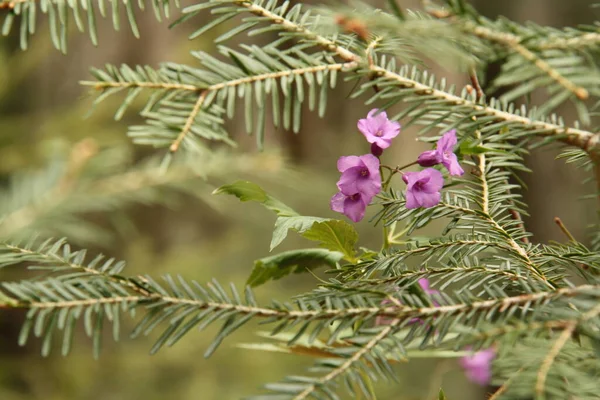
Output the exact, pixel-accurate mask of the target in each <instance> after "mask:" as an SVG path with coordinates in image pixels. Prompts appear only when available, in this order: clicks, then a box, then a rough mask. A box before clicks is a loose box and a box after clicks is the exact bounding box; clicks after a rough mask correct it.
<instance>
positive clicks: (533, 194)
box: [0, 0, 595, 400]
mask: <svg viewBox="0 0 600 400" xmlns="http://www.w3.org/2000/svg"><path fill="white" fill-rule="evenodd" d="M398 3H399V4H400V5H401V6H402V7H409V8H410V7H415V6H417V4H418V2H417V1H402V0H399V1H398ZM474 3H475V5H476V6H477V7H478V8H479V10H480V11H481V12H482V13H484V14H486V15H487V16H489V17H496V16H498V15H505V16H507V17H509V18H512V19H515V20H517V21H520V22H525V21H527V20H533V21H535V22H537V23H540V24H550V25H554V26H568V25H575V24H577V23H590V22H592V21H593V19H594V16H595V15H594V12H593V11H590V8H589V6H590V4H591V2H590V1H584V0H572V1H569V2H565V1H562V0H511V1H503V2H499V1H489V0H479V1H477V2H474ZM381 6H382V7H384V3H383V2H381ZM4 12H5V11H2V10H0V16H1V15H2V14H3V13H4ZM138 15H139V19H138V22H139V27H140V32H141V39H139V40H138V39H135V38H134V37H133V36H132V34H131V33H130V31H129V30H128V29H124V28H122V31H121V32H120V33H118V32H115V31H114V30H113V28H112V25H111V22H110V21H109V20H99V21H98V29H99V38H100V44H99V46H98V47H97V48H95V47H94V46H93V45H92V44H91V43H90V41H89V39H88V37H87V36H86V35H85V34H84V35H81V34H73V35H71V38H70V41H69V53H68V55H66V56H65V55H62V54H60V53H59V52H57V51H56V50H54V49H53V48H52V47H51V43H50V39H49V35H48V33H47V32H48V30H47V26H45V24H44V23H41V24H40V25H41V26H40V27H39V29H38V33H37V34H36V36H35V37H34V38H33V39H32V40H31V41H30V49H29V50H28V51H26V52H23V51H21V50H20V49H19V46H18V37H17V36H18V33H17V30H16V29H14V32H13V33H12V34H11V35H10V36H9V37H7V38H2V39H1V40H0V181H1V182H2V185H4V186H6V185H7V184H8V182H9V177H10V176H14V175H15V174H20V173H24V172H25V171H30V170H35V169H42V170H47V169H48V168H49V167H48V165H49V163H51V162H52V160H54V159H56V158H57V157H58V158H61V157H62V158H63V159H66V160H70V162H72V161H73V159H74V158H76V157H77V152H78V151H81V149H82V147H81V146H82V144H81V143H82V141H83V140H85V139H88V140H87V141H84V142H83V146H84V147H85V146H89V147H90V148H91V149H92V150H91V153H95V152H96V151H100V153H101V154H108V156H106V157H108V158H110V157H113V154H114V157H117V158H119V160H122V162H123V163H124V164H125V165H126V164H128V163H129V164H135V163H136V162H138V161H140V160H143V159H145V158H146V157H148V156H151V155H152V154H154V153H156V151H155V150H153V149H147V148H140V147H134V146H133V145H131V143H130V140H129V139H128V138H127V137H126V130H127V125H129V124H135V123H139V122H140V120H139V119H138V117H137V115H136V113H135V112H134V111H135V110H133V109H132V110H131V111H130V112H129V113H128V114H126V116H125V118H124V119H123V120H121V121H118V122H116V121H114V120H113V118H112V116H113V113H114V111H115V110H116V107H117V104H118V103H117V101H116V99H115V100H109V101H108V102H106V103H103V104H101V105H100V106H99V107H98V108H97V109H96V110H95V112H94V113H92V114H91V116H89V117H88V118H84V116H85V115H86V114H87V113H88V111H89V109H90V106H91V103H92V100H91V98H90V97H86V91H87V89H86V88H82V87H81V86H80V85H79V84H78V81H80V80H86V79H90V78H91V77H90V75H89V74H88V69H89V67H92V66H96V67H101V66H103V65H104V64H105V63H112V64H117V65H118V64H121V63H127V64H130V65H134V64H148V65H151V66H154V67H156V66H158V63H160V62H162V61H174V62H179V63H190V64H193V63H194V62H195V60H194V59H193V58H192V57H191V56H190V55H189V51H190V50H205V51H211V50H213V49H214V47H213V45H212V41H211V39H212V38H214V37H216V35H217V34H218V32H212V33H211V34H210V35H212V36H210V35H209V36H206V37H202V38H200V39H196V40H193V41H190V40H188V39H187V35H188V34H189V33H190V32H191V31H193V30H194V29H195V27H197V25H198V24H200V23H204V22H206V21H205V20H202V19H194V20H191V21H188V22H186V23H184V24H183V25H180V26H178V27H177V28H175V29H172V30H169V29H168V23H166V22H163V23H162V24H160V23H158V22H156V20H155V19H154V18H153V16H152V15H151V12H146V13H138ZM205 17H206V16H205ZM40 19H41V18H40ZM231 24H235V22H231ZM73 33H75V32H73ZM237 40H239V38H238V39H237ZM229 45H233V44H231V43H230V44H229ZM436 72H437V74H438V75H447V76H448V75H449V77H450V78H451V79H452V80H453V81H454V82H457V83H458V84H460V83H462V84H466V83H467V79H466V77H465V76H460V75H457V74H453V73H451V72H444V71H439V70H437V71H436ZM493 73H494V66H491V67H490V69H489V74H490V76H493ZM340 81H341V80H340ZM350 91H351V87H350V86H349V85H345V84H340V85H339V86H338V88H337V89H336V92H335V95H333V96H330V103H329V105H328V109H327V113H326V116H325V118H324V119H319V118H317V117H316V115H315V114H311V113H309V112H306V113H305V114H304V117H303V126H302V130H301V132H300V134H298V135H294V134H292V133H289V132H283V131H277V132H276V131H274V130H273V129H272V127H271V128H269V129H268V132H267V146H266V147H267V150H266V151H265V153H264V154H257V150H256V148H255V146H254V138H252V137H247V136H246V135H245V134H244V133H243V132H242V131H243V127H242V126H241V124H240V123H239V122H236V121H232V122H231V123H229V127H230V129H231V132H232V135H233V136H234V137H235V138H236V139H237V140H238V142H239V143H240V146H239V148H238V149H237V150H236V152H238V153H241V152H250V153H251V156H250V158H249V161H248V162H247V163H246V162H243V163H241V165H238V166H237V167H236V168H237V169H236V168H234V171H233V172H232V173H231V174H230V175H227V176H223V175H220V174H216V175H218V176H216V177H212V176H210V177H209V178H208V180H207V181H206V182H201V181H197V180H191V181H189V182H188V183H185V184H186V185H197V187H194V188H189V189H193V190H192V192H194V193H193V194H186V195H181V196H177V197H176V199H175V201H174V202H170V203H169V205H168V207H165V206H163V205H152V204H149V205H128V206H125V207H124V208H122V207H119V210H118V211H117V210H114V209H109V210H108V211H106V212H100V211H96V212H91V213H86V214H84V216H85V218H86V219H87V220H89V222H93V223H94V224H95V225H98V226H101V227H103V228H104V233H105V234H104V235H103V236H102V240H92V239H90V240H88V241H87V242H88V243H86V247H87V248H90V252H91V253H96V252H102V253H105V254H108V255H110V256H114V257H116V258H119V259H124V260H126V261H127V263H128V264H127V269H126V272H127V273H128V274H129V275H136V274H140V273H149V274H151V275H153V276H155V277H159V276H160V275H161V274H164V273H170V274H174V275H176V274H181V275H182V276H184V277H186V278H187V279H195V280H197V281H198V282H201V283H204V282H207V281H209V280H210V279H211V278H213V277H215V278H217V279H218V280H219V281H220V282H223V283H226V282H230V281H231V282H234V283H235V284H236V285H238V287H241V286H242V285H243V283H244V281H245V279H246V277H247V276H248V274H249V272H250V270H251V268H252V263H253V260H254V259H257V258H260V257H264V256H267V255H268V249H269V242H270V234H271V229H272V226H273V223H274V217H273V215H271V214H270V213H269V212H268V211H266V210H263V209H262V208H261V207H259V206H257V205H254V204H243V205H240V204H239V203H238V202H237V201H236V200H233V199H221V198H219V199H218V200H217V201H215V199H211V197H210V192H211V190H212V188H214V187H216V186H217V185H218V184H222V183H226V182H228V181H231V180H233V179H234V178H235V177H236V176H237V172H239V173H240V174H241V176H248V177H251V178H253V179H255V180H259V181H260V182H261V183H262V184H263V185H264V186H265V187H266V188H267V189H268V190H269V191H271V192H272V193H273V194H274V195H275V196H276V197H279V198H280V199H282V200H283V201H285V202H287V203H289V204H290V205H292V206H293V207H295V208H296V209H297V210H299V211H300V212H301V213H303V214H305V215H318V216H333V213H332V212H331V211H330V210H329V208H328V203H329V198H330V196H331V195H332V194H333V193H334V191H335V181H336V174H337V171H336V169H335V162H336V160H337V158H338V157H339V156H341V155H347V154H362V153H366V152H367V151H368V146H367V144H366V143H365V142H364V141H363V140H362V137H361V136H360V135H359V134H358V131H357V129H356V121H357V120H358V119H359V118H361V117H363V116H364V115H365V114H366V112H367V111H368V110H369V108H368V107H366V106H364V105H363V104H362V103H361V102H360V101H354V102H349V101H345V97H346V96H347V95H348V93H349V92H350ZM534 100H535V99H534ZM133 108H135V107H133ZM563 111H564V112H563V115H565V116H566V119H567V120H572V116H573V114H572V110H570V109H565V110H563ZM89 138H91V139H93V141H90V140H89ZM414 139H415V132H414V131H412V130H411V129H408V130H406V131H404V132H403V133H402V134H401V136H400V137H399V138H398V139H397V140H396V142H395V144H394V146H393V147H392V148H391V149H390V151H387V152H386V154H385V156H384V157H385V158H386V159H387V160H388V162H389V164H393V165H395V164H402V163H405V162H407V161H410V160H411V159H413V158H414V157H415V156H416V155H417V154H418V152H419V151H421V150H423V149H425V146H424V145H422V144H420V143H417V142H416V141H415V140H414ZM77 143H80V144H79V147H77V146H78V145H77ZM97 149H99V150H97ZM111 151H112V152H113V153H110V152H111ZM556 154H557V151H554V150H547V149H546V150H543V151H541V152H538V153H536V154H535V155H534V156H532V157H530V158H529V159H528V164H529V166H530V167H531V168H532V169H533V170H534V174H533V175H530V176H525V177H524V179H525V180H526V181H527V183H528V185H529V190H528V191H526V192H525V193H524V195H525V198H526V200H527V201H528V202H529V204H530V205H531V213H532V217H530V218H528V219H527V221H526V222H527V228H528V229H529V230H530V231H532V232H533V233H534V234H535V237H534V241H535V242H545V241H548V240H564V238H562V237H561V233H560V231H559V230H558V229H557V228H556V226H555V225H554V224H553V221H552V219H553V217H555V216H559V217H561V218H562V219H563V221H564V222H565V224H566V225H567V226H568V227H569V229H570V230H571V231H572V232H573V234H574V235H575V236H576V237H578V238H580V239H581V240H583V241H584V242H585V240H584V238H585V236H586V223H587V221H592V220H593V219H594V218H595V211H594V207H593V206H591V205H590V204H586V203H582V202H580V201H578V200H577V199H578V197H579V196H581V195H583V194H585V193H588V192H589V191H590V190H591V189H590V188H589V187H587V188H586V187H585V186H583V185H582V184H581V181H582V179H583V176H582V173H581V171H577V170H575V169H574V168H573V167H571V166H565V165H564V164H563V163H562V162H560V161H558V162H553V158H554V157H555V155H556ZM104 160H106V158H105V159H104ZM109 161H110V160H109ZM120 162H121V161H120ZM65 190H68V188H67V189H65ZM52 195H53V196H54V195H57V194H56V193H53V194H52ZM61 195H64V196H70V195H71V194H69V193H64V194H61ZM48 201H52V196H50V197H42V198H41V200H40V204H41V206H40V204H36V207H34V211H35V213H34V214H33V219H35V218H38V217H45V214H44V213H48V212H51V211H52V207H53V206H52V205H50V206H46V205H45V203H44V202H48ZM82 201H84V200H82ZM86 201H87V200H86ZM49 210H50V211H49ZM123 212H124V214H123ZM124 215H127V217H129V218H130V221H131V223H116V224H115V223H114V222H115V220H117V221H121V222H123V221H124V219H122V217H123V216H124ZM51 220H52V219H49V221H51ZM367 220H368V218H367V219H365V220H364V222H361V223H360V224H358V229H359V232H360V233H361V243H360V244H361V245H363V246H366V247H373V248H377V246H379V245H380V233H379V231H377V230H375V229H373V228H371V227H370V226H369V224H368V223H367V222H366V221H367ZM45 229H47V230H48V232H49V233H52V226H48V227H45ZM73 232H74V234H73V235H72V236H73V237H71V238H70V239H71V240H73V241H75V242H78V241H80V242H81V241H83V240H80V239H82V238H81V237H77V234H76V231H73ZM106 233H108V236H107V235H106ZM424 233H425V234H431V235H435V234H437V233H438V231H437V229H436V227H435V226H434V227H429V228H428V230H426V231H425V232H424ZM0 235H2V229H0ZM291 236H293V235H291ZM98 238H100V236H99V237H98ZM90 242H91V243H90ZM294 246H296V247H298V246H306V247H308V246H309V244H308V243H307V242H304V241H303V240H302V239H298V238H296V237H291V238H290V239H289V241H288V242H286V243H285V244H284V247H282V249H289V248H292V247H294ZM21 277H23V274H22V271H17V270H15V269H10V270H1V271H0V280H13V279H19V278H21ZM316 283H317V280H316V278H315V277H313V276H311V275H303V276H294V277H292V278H288V279H283V280H281V281H277V282H271V283H268V284H266V285H264V286H262V287H260V288H258V289H257V291H256V292H257V296H258V298H259V299H260V300H262V301H264V302H266V301H267V300H269V299H271V298H275V299H280V300H286V299H289V298H290V297H291V296H293V295H295V294H297V293H300V292H302V291H304V290H307V289H310V288H312V287H314V285H315V284H316ZM22 317H23V315H22V313H21V312H16V311H15V312H2V313H0V360H1V362H0V399H1V400H25V399H27V400H29V399H46V400H54V399H93V400H105V399H111V400H121V399H148V400H151V399H183V400H186V399H202V400H216V399H237V398H241V397H242V396H244V395H249V394H253V393H257V392H258V391H259V390H260V385H261V384H262V383H265V382H272V381H276V380H279V379H280V378H282V377H283V376H284V375H286V374H293V373H294V372H300V371H303V370H304V369H305V368H306V367H307V366H309V365H311V362H312V360H310V359H308V358H306V359H303V358H300V357H297V356H289V355H285V354H275V353H272V354H271V353H264V352H263V353H258V352H254V351H250V350H244V349H239V348H236V347H235V344H236V343H242V342H257V341H259V340H260V338H259V337H257V336H256V335H255V332H256V331H258V330H260V326H258V325H256V324H250V325H248V326H247V327H246V328H245V329H243V330H240V331H239V332H238V333H236V334H235V335H233V336H232V337H231V338H229V339H228V340H227V341H226V342H225V343H224V345H222V347H221V348H220V349H219V350H218V351H217V353H216V354H215V355H214V356H213V357H212V358H210V359H208V360H206V359H204V358H203V357H202V355H203V353H204V350H205V349H206V347H207V345H208V344H209V343H210V341H211V339H212V337H213V336H214V333H215V331H214V329H212V330H208V331H205V332H200V333H199V332H197V331H192V332H190V333H189V334H188V335H187V337H185V338H184V339H183V340H181V341H180V342H179V343H177V344H176V345H175V346H174V347H172V348H166V349H163V350H161V351H160V352H159V353H158V354H157V355H154V356H150V355H149V354H148V353H149V349H150V348H151V346H152V343H153V340H155V339H156V334H157V332H155V334H154V335H150V337H146V338H143V339H137V340H135V341H134V340H130V339H128V337H127V328H131V327H132V326H133V322H131V323H124V324H123V325H124V326H123V327H122V329H123V334H122V338H121V340H120V341H119V342H116V343H115V342H114V341H113V340H112V338H111V337H110V333H109V332H107V335H106V340H105V341H104V346H103V347H104V351H103V353H102V355H101V357H100V359H99V360H94V359H93V358H92V352H91V348H90V347H91V346H90V342H89V340H88V339H87V338H86V337H85V335H84V334H83V333H81V334H80V335H79V336H80V337H79V338H78V340H77V341H76V345H75V347H74V349H73V351H72V353H71V354H70V355H69V356H67V357H61V356H60V354H59V351H55V352H54V353H52V354H51V355H50V356H49V357H47V358H42V357H41V356H40V355H39V351H40V343H39V342H36V341H35V340H32V341H30V343H29V344H28V345H27V346H25V347H19V346H18V345H17V336H18V332H19V329H20V323H21V321H22ZM107 331H108V329H107ZM398 376H399V380H400V384H390V383H381V384H379V385H378V393H380V395H381V397H380V398H381V399H390V400H392V399H393V400H398V399H431V398H434V393H435V397H436V398H437V389H438V388H439V386H440V384H441V385H443V387H444V389H445V391H446V394H447V396H448V398H449V399H452V400H455V399H459V400H463V399H464V400H469V399H473V400H475V399H483V398H485V392H486V389H485V388H479V387H475V386H474V385H472V384H470V383H468V382H467V381H466V380H465V378H464V377H463V375H462V372H461V371H460V370H459V369H458V367H457V365H456V364H455V363H453V362H444V363H436V362H435V361H419V360H417V361H411V362H410V363H408V364H406V365H401V366H399V367H398Z"/></svg>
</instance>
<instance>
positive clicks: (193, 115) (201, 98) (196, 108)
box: [169, 90, 208, 153]
mask: <svg viewBox="0 0 600 400" xmlns="http://www.w3.org/2000/svg"><path fill="white" fill-rule="evenodd" d="M207 95H208V91H206V90H205V91H203V92H202V93H201V94H200V96H198V100H196V104H194V108H192V112H191V113H190V115H189V116H188V118H187V120H186V121H185V125H184V126H183V129H182V130H181V132H180V133H179V135H177V138H175V141H174V142H173V143H172V144H171V147H169V151H170V152H171V153H175V152H176V151H177V150H178V149H179V146H180V145H181V142H183V139H185V135H187V134H188V132H189V131H190V130H191V129H192V125H193V124H194V121H195V120H196V117H197V116H198V113H199V112H200V109H201V108H202V103H204V100H205V99H206V96H207Z"/></svg>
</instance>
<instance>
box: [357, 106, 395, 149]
mask: <svg viewBox="0 0 600 400" xmlns="http://www.w3.org/2000/svg"><path fill="white" fill-rule="evenodd" d="M378 111H379V110H378V109H377V108H374V109H372V110H371V111H369V114H367V118H363V119H360V120H358V130H359V131H361V133H362V134H363V135H365V138H366V139H367V142H369V143H374V144H375V145H377V146H378V147H379V148H380V149H387V148H388V147H390V145H391V144H392V139H393V138H395V137H396V136H398V134H399V133H400V123H398V122H395V121H390V120H389V119H388V117H387V114H386V112H385V111H381V112H380V113H379V114H377V112H378ZM375 114H377V115H375Z"/></svg>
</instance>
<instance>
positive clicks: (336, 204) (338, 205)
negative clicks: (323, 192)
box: [329, 192, 346, 213]
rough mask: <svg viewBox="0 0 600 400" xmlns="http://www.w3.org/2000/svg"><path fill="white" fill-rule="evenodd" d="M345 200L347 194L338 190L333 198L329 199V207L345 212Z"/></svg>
mask: <svg viewBox="0 0 600 400" xmlns="http://www.w3.org/2000/svg"><path fill="white" fill-rule="evenodd" d="M344 200H346V196H345V195H344V194H343V193H341V192H338V193H336V194H334V195H333V197H332V198H331V200H330V201H329V207H330V208H331V209H332V210H333V211H335V212H339V213H343V212H344Z"/></svg>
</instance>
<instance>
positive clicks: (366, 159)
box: [360, 154, 379, 176]
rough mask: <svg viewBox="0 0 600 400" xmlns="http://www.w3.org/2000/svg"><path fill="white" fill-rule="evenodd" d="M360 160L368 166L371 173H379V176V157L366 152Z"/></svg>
mask: <svg viewBox="0 0 600 400" xmlns="http://www.w3.org/2000/svg"><path fill="white" fill-rule="evenodd" d="M360 160H361V161H362V162H363V163H364V164H365V165H366V166H367V169H368V170H369V173H370V174H371V175H375V174H377V175H378V176H379V158H377V157H375V156H374V155H373V154H365V155H364V156H360Z"/></svg>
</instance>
